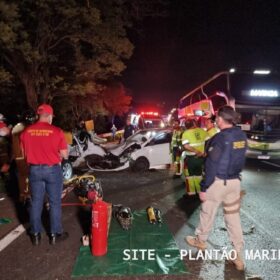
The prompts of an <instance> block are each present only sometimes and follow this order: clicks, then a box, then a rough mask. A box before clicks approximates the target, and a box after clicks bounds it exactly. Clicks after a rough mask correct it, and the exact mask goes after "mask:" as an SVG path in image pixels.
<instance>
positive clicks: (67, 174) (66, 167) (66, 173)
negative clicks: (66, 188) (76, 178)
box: [61, 160, 73, 180]
mask: <svg viewBox="0 0 280 280" xmlns="http://www.w3.org/2000/svg"><path fill="white" fill-rule="evenodd" d="M61 168H62V176H63V180H69V179H71V178H72V176H73V167H72V164H71V162H70V161H69V160H63V161H62V163H61Z"/></svg>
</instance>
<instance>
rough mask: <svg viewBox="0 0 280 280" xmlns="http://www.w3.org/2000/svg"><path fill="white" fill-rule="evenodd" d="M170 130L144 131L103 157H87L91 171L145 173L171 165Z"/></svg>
mask: <svg viewBox="0 0 280 280" xmlns="http://www.w3.org/2000/svg"><path fill="white" fill-rule="evenodd" d="M171 138H172V130H171V129H145V130H140V131H138V132H137V133H135V134H134V135H132V136H130V137H129V138H128V139H127V140H126V141H125V142H124V143H123V144H120V145H118V146H116V147H114V148H111V149H108V150H107V153H106V155H105V156H100V155H88V156H87V157H86V158H85V159H86V163H87V166H88V167H89V169H91V170H103V171H118V170H123V169H127V168H132V169H133V170H135V171H146V170H148V169H150V168H156V167H158V166H160V165H166V164H170V163H171V154H170V142H171Z"/></svg>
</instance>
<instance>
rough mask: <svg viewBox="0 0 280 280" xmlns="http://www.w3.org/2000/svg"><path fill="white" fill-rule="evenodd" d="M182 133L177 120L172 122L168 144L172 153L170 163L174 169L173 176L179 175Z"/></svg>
mask: <svg viewBox="0 0 280 280" xmlns="http://www.w3.org/2000/svg"><path fill="white" fill-rule="evenodd" d="M182 133H183V130H182V129H181V127H180V123H179V120H175V121H174V124H173V134H172V140H171V144H170V151H171V154H172V163H173V165H174V169H175V175H174V178H176V177H180V176H181V166H180V158H181V153H182Z"/></svg>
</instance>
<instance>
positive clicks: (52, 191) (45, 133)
mask: <svg viewBox="0 0 280 280" xmlns="http://www.w3.org/2000/svg"><path fill="white" fill-rule="evenodd" d="M37 114H38V115H39V120H38V121H37V122H36V123H34V124H32V125H30V126H28V127H27V128H26V129H25V130H24V131H23V132H22V134H21V136H20V139H21V145H22V149H23V152H24V155H25V158H26V161H27V164H28V165H29V184H30V189H31V207H30V224H31V241H32V244H33V245H35V246H37V245H39V244H40V241H41V231H42V224H41V215H42V209H43V204H44V197H45V193H47V194H48V198H49V203H50V236H49V242H50V244H51V245H54V244H55V243H56V242H58V241H63V240H65V239H66V238H68V233H67V232H63V229H62V224H61V192H62V186H63V178H62V169H61V166H60V163H61V160H62V159H67V157H68V151H67V144H66V140H65V137H64V134H63V132H62V130H61V129H60V128H58V127H56V126H54V125H52V120H53V108H52V107H51V106H50V105H48V104H42V105H40V106H39V107H38V110H37Z"/></svg>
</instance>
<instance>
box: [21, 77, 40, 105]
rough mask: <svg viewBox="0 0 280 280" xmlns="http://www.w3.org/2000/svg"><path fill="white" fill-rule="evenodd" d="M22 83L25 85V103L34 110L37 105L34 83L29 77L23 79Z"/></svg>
mask: <svg viewBox="0 0 280 280" xmlns="http://www.w3.org/2000/svg"><path fill="white" fill-rule="evenodd" d="M23 84H24V87H25V92H26V100H27V104H28V105H29V107H30V108H32V109H34V110H36V108H37V107H38V95H37V93H36V89H35V84H34V82H33V81H32V80H31V79H30V78H26V79H24V80H23Z"/></svg>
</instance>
